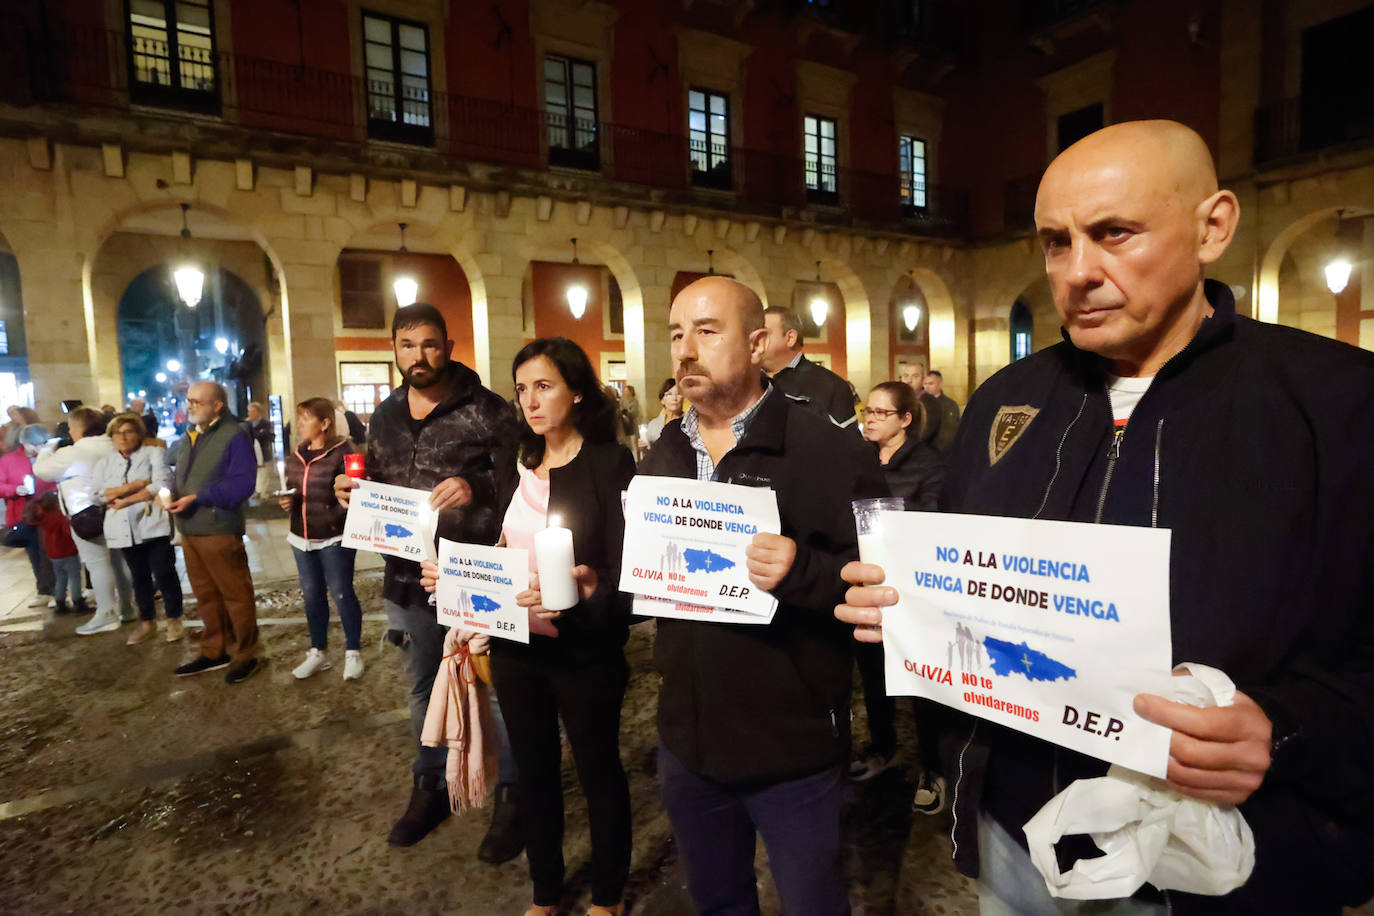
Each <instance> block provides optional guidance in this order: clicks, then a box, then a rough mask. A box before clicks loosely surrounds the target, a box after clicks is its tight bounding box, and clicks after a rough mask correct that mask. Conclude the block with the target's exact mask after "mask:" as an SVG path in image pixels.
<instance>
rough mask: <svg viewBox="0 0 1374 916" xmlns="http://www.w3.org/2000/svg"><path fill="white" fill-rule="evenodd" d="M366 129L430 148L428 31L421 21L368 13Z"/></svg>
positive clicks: (365, 22)
mask: <svg viewBox="0 0 1374 916" xmlns="http://www.w3.org/2000/svg"><path fill="white" fill-rule="evenodd" d="M363 64H364V65H365V67H366V79H367V133H368V136H370V137H374V138H377V139H380V140H395V141H398V142H400V143H414V144H416V145H419V146H429V145H430V144H432V143H433V142H434V119H433V116H432V113H431V110H430V89H429V30H428V29H426V28H425V26H424V25H422V24H421V23H418V22H409V21H407V20H404V19H394V18H392V17H390V16H379V15H377V14H376V13H364V14H363Z"/></svg>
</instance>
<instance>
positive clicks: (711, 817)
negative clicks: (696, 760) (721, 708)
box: [658, 744, 849, 916]
mask: <svg viewBox="0 0 1374 916" xmlns="http://www.w3.org/2000/svg"><path fill="white" fill-rule="evenodd" d="M658 778H659V781H660V783H661V786H662V790H663V806H664V807H665V808H666V809H667V810H668V818H669V820H671V821H672V823H673V835H674V836H675V837H676V838H677V842H678V847H679V848H680V849H681V850H682V858H683V862H684V864H685V865H686V866H687V887H688V890H690V891H691V893H692V900H693V902H695V903H696V907H697V911H698V912H699V913H700V914H701V916H758V912H759V898H758V884H757V882H756V881H755V878H754V843H755V834H756V833H757V834H759V835H762V837H763V844H764V846H765V847H767V849H768V864H769V867H770V868H771V869H772V872H773V883H774V884H775V885H777V888H778V894H779V896H781V897H782V908H783V912H785V913H787V914H788V916H845V914H848V913H849V891H848V889H847V886H846V884H845V879H844V874H843V871H842V870H841V867H840V816H841V813H842V811H843V808H844V800H845V788H844V783H845V780H844V773H843V769H842V768H841V767H839V766H834V767H830V768H828V769H825V770H822V771H821V772H819V773H813V774H812V775H810V776H803V777H801V778H800V779H792V780H788V781H786V782H780V783H774V784H773V785H770V786H750V787H748V788H737V787H732V786H726V785H722V784H720V783H716V782H712V781H711V780H709V779H706V778H704V777H702V776H699V775H697V774H696V773H693V772H692V771H691V770H689V769H687V767H686V765H685V764H683V763H682V761H681V760H679V759H678V758H677V757H675V756H673V753H672V752H671V751H669V750H668V749H667V748H666V747H664V746H663V745H662V744H660V745H659V746H658Z"/></svg>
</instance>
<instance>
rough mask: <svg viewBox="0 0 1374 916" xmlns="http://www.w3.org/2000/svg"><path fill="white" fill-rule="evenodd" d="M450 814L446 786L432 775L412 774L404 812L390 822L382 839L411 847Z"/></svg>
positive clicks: (393, 843)
mask: <svg viewBox="0 0 1374 916" xmlns="http://www.w3.org/2000/svg"><path fill="white" fill-rule="evenodd" d="M451 813H452V810H451V809H450V808H449V801H448V788H447V787H446V786H445V785H444V784H443V780H442V779H440V777H438V776H434V775H432V774H427V775H425V776H416V777H415V788H413V789H411V790H410V804H409V805H408V806H407V807H406V813H405V814H402V815H401V819H400V820H399V821H397V822H396V823H395V824H393V825H392V827H391V833H390V834H389V835H388V836H387V838H386V841H387V842H388V843H390V844H391V845H392V846H414V845H415V844H416V843H418V842H420V841H421V840H423V839H424V838H425V837H427V836H429V833H430V831H432V830H433V829H434V828H435V827H438V826H439V825H440V824H442V823H443V822H444V821H445V820H446V819H447V818H448V816H449V815H450V814H451Z"/></svg>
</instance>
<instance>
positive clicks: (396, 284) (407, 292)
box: [391, 223, 420, 308]
mask: <svg viewBox="0 0 1374 916" xmlns="http://www.w3.org/2000/svg"><path fill="white" fill-rule="evenodd" d="M396 225H398V226H400V227H401V250H400V252H398V253H399V254H408V252H407V251H406V224H405V223H397V224H396ZM391 290H392V292H394V293H395V294H396V305H397V306H398V307H399V308H405V307H406V306H407V305H414V304H415V300H416V299H417V298H419V296H420V284H419V283H416V282H415V278H414V277H412V276H410V275H409V274H399V275H398V276H397V277H396V279H394V280H392V281H391Z"/></svg>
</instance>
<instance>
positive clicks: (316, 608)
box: [279, 398, 363, 681]
mask: <svg viewBox="0 0 1374 916" xmlns="http://www.w3.org/2000/svg"><path fill="white" fill-rule="evenodd" d="M334 423H335V411H334V404H333V402H332V401H330V400H328V399H326V398H309V399H307V400H304V401H301V402H300V403H299V404H297V405H296V434H297V435H298V436H299V437H300V444H299V445H297V446H296V450H295V451H294V452H292V453H291V454H290V455H288V456H287V458H286V486H287V492H286V494H285V495H283V496H281V497H279V502H280V504H281V507H282V508H283V509H285V510H286V511H287V512H289V513H290V514H291V530H290V532H289V533H288V534H287V535H286V540H287V543H289V544H290V545H291V552H292V553H293V554H294V555H295V557H296V569H297V570H298V571H299V573H300V577H301V597H302V598H303V599H304V600H305V621H306V624H307V626H308V627H309V628H310V651H309V652H307V653H306V656H305V661H303V662H301V663H300V664H299V665H297V666H296V668H295V670H294V671H292V672H291V673H292V674H293V675H295V676H296V678H298V679H301V680H303V679H305V678H308V677H310V676H311V675H312V674H314V673H315V672H317V671H323V670H324V669H326V668H329V667H331V665H330V662H329V659H328V658H327V657H326V656H325V654H324V653H325V650H326V649H327V648H328V647H329V597H328V596H330V595H332V596H333V597H334V606H335V607H336V608H338V610H339V622H340V623H342V624H343V631H344V680H346V681H352V680H356V679H358V678H360V677H362V676H363V653H362V632H363V609H362V606H361V605H360V604H359V603H358V595H357V593H356V592H354V590H353V564H354V561H355V559H356V556H357V552H356V551H355V550H354V549H353V548H352V547H344V546H343V544H342V543H341V542H342V541H343V531H344V519H345V518H346V517H347V515H348V510H347V509H345V508H344V507H343V506H341V505H339V501H338V500H337V499H335V498H334V478H335V477H337V476H338V475H340V474H344V473H349V465H350V463H352V464H353V465H354V466H355V467H356V468H357V469H358V470H357V473H358V475H359V476H361V474H362V460H361V459H362V457H363V456H362V455H355V453H356V451H357V450H356V449H355V448H354V446H353V443H351V442H350V441H349V440H348V438H347V437H345V436H341V435H339V434H338V433H337V432H336V427H335V425H334ZM350 476H352V474H351V473H350Z"/></svg>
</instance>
